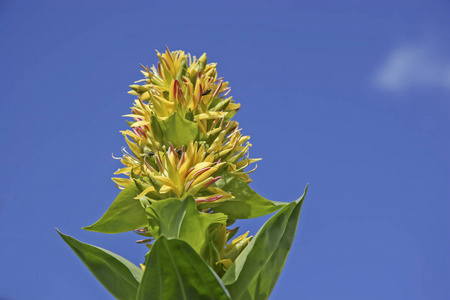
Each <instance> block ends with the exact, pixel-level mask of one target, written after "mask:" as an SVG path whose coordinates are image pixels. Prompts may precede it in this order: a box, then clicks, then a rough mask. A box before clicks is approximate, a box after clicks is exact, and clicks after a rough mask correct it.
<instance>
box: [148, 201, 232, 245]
mask: <svg viewBox="0 0 450 300" xmlns="http://www.w3.org/2000/svg"><path fill="white" fill-rule="evenodd" d="M145 211H146V212H147V216H148V231H149V232H150V234H151V235H152V236H153V237H154V238H158V237H160V236H162V235H164V236H166V237H173V238H178V239H180V240H183V241H185V242H187V243H188V244H189V245H191V247H192V248H194V250H195V251H197V252H199V253H200V251H201V249H202V247H203V246H204V244H205V242H206V234H207V230H208V228H209V226H210V225H212V224H218V223H225V222H226V221H227V216H225V215H224V214H221V213H217V214H207V213H202V212H199V211H198V210H197V208H196V206H195V200H194V198H193V197H192V196H188V197H187V198H186V199H184V200H179V199H166V200H159V201H157V202H154V203H152V204H151V205H150V206H149V207H147V208H146V209H145Z"/></svg>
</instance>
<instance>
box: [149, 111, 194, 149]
mask: <svg viewBox="0 0 450 300" xmlns="http://www.w3.org/2000/svg"><path fill="white" fill-rule="evenodd" d="M151 121H152V122H151V123H152V125H151V126H152V130H153V131H154V132H155V138H157V137H159V139H158V138H157V140H158V142H160V143H162V144H164V145H169V142H170V143H172V145H173V146H174V147H181V146H183V145H184V146H187V145H188V144H189V143H190V142H191V141H193V140H195V138H196V137H197V134H198V125H197V123H195V122H192V121H189V120H186V119H183V118H182V117H181V116H180V114H179V113H178V112H174V113H173V114H172V115H171V116H170V117H168V118H167V119H165V120H161V119H159V118H158V117H156V116H152V119H151Z"/></svg>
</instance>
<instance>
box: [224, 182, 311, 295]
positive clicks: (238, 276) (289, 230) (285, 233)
mask: <svg viewBox="0 0 450 300" xmlns="http://www.w3.org/2000/svg"><path fill="white" fill-rule="evenodd" d="M307 188H308V187H306V189H305V193H304V194H303V195H302V196H301V197H300V198H299V199H298V200H297V201H294V202H292V203H290V204H289V205H287V206H285V207H284V208H283V209H282V210H280V211H279V212H278V213H276V214H275V215H274V216H273V217H272V218H270V219H269V220H268V221H267V222H266V223H265V224H264V225H263V227H262V228H261V229H260V230H259V231H258V233H257V234H256V235H255V237H254V238H253V240H252V241H251V242H250V244H249V245H248V246H247V247H246V248H245V249H244V251H243V252H242V253H241V254H240V255H239V256H238V258H237V259H236V261H235V262H234V263H233V264H232V265H231V267H230V268H229V269H228V271H227V272H226V273H225V275H224V276H223V277H222V281H223V283H224V284H225V285H226V286H227V289H228V290H229V292H230V294H231V296H232V298H233V300H265V299H268V298H269V296H270V293H271V292H272V290H273V288H274V287H275V284H276V282H277V280H278V277H279V276H280V273H281V270H282V269H283V266H284V263H285V262H286V258H287V255H288V254H289V250H290V248H291V245H292V242H293V240H294V237H295V232H296V230H297V225H298V219H299V216H300V211H301V208H302V204H303V200H304V198H305V195H306V191H307Z"/></svg>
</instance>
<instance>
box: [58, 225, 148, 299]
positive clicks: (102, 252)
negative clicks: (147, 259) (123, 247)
mask: <svg viewBox="0 0 450 300" xmlns="http://www.w3.org/2000/svg"><path fill="white" fill-rule="evenodd" d="M56 231H58V233H59V235H60V236H61V238H62V239H63V240H64V241H65V242H66V243H67V245H69V247H70V248H72V250H73V251H74V252H75V254H76V255H77V256H78V257H79V258H80V259H81V261H82V262H83V263H84V264H85V265H86V267H87V268H88V269H89V271H91V273H92V274H93V275H94V276H95V277H96V278H97V279H98V281H100V283H101V284H102V285H103V286H104V287H105V288H106V289H107V290H108V291H109V292H110V293H111V294H112V295H113V296H114V297H115V298H116V299H119V300H134V299H136V294H137V290H138V286H139V283H140V281H141V278H142V274H143V271H142V270H141V269H140V268H138V267H137V266H135V265H134V264H133V263H131V262H130V261H128V260H126V259H125V258H123V257H121V256H119V255H117V254H115V253H112V252H110V251H108V250H106V249H102V248H100V247H96V246H93V245H89V244H85V243H82V242H80V241H78V240H76V239H74V238H73V237H70V236H68V235H65V234H62V233H61V232H59V230H58V229H56Z"/></svg>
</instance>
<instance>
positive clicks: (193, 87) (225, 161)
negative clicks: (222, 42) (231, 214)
mask: <svg viewBox="0 0 450 300" xmlns="http://www.w3.org/2000/svg"><path fill="white" fill-rule="evenodd" d="M157 54H158V58H159V62H158V64H157V67H155V66H153V67H152V68H148V67H144V66H142V67H143V69H144V70H143V71H142V73H143V74H144V76H145V79H142V80H139V81H137V82H136V84H134V85H131V86H130V87H131V88H132V90H131V91H130V92H129V93H130V94H132V95H135V96H137V97H138V98H137V99H136V100H135V102H134V105H133V107H132V108H131V112H132V113H131V114H128V115H125V116H126V117H131V118H132V119H133V120H132V121H130V122H129V125H130V127H131V130H125V131H123V132H122V134H123V135H124V137H125V140H126V142H127V144H128V146H129V149H130V150H131V153H129V152H127V151H126V150H125V149H123V157H122V158H120V159H121V162H122V163H123V164H124V165H125V167H124V168H121V169H119V170H118V171H117V172H115V173H114V174H124V175H126V176H127V177H128V178H120V177H118V178H113V180H114V182H116V184H117V185H118V186H119V188H124V187H126V186H127V185H129V184H130V183H131V182H132V180H133V176H137V177H139V178H145V180H144V181H145V189H144V190H143V191H142V193H141V194H140V195H139V196H138V197H139V198H141V197H146V198H147V199H148V200H149V201H150V202H152V201H157V200H160V199H166V198H174V197H176V198H179V199H182V198H183V197H186V196H187V195H192V196H194V198H195V199H196V202H197V203H202V202H216V201H226V200H227V199H230V198H232V197H233V196H232V195H231V194H229V193H227V192H226V191H223V190H221V189H219V188H217V187H214V186H212V184H213V183H214V182H216V181H217V180H219V179H220V178H221V177H220V174H219V173H220V172H224V171H226V172H229V173H231V174H233V175H234V176H236V177H238V178H240V179H241V180H243V181H245V182H247V183H249V182H250V181H251V180H250V178H249V176H248V173H250V172H252V171H253V170H252V171H250V172H248V171H245V168H246V167H247V166H248V165H250V164H251V163H253V162H256V161H258V160H259V159H250V158H249V157H248V150H249V147H250V146H251V144H250V143H248V140H249V138H250V137H249V136H243V135H242V133H241V131H240V129H239V124H238V123H237V122H236V121H233V120H231V118H232V117H233V115H234V114H235V113H236V112H237V110H238V109H239V108H240V104H237V103H234V101H233V99H232V97H231V96H228V94H229V93H230V87H229V86H228V82H225V81H224V80H223V78H218V77H217V71H216V64H214V63H211V64H207V59H206V54H203V55H202V56H201V57H200V58H199V59H196V58H195V57H191V55H190V54H185V53H184V52H183V51H173V52H170V51H169V49H166V51H165V52H164V53H163V54H161V53H159V52H157ZM138 83H141V84H138ZM175 115H176V116H175ZM175 118H179V120H182V121H180V122H181V123H179V124H182V125H183V124H187V125H188V126H191V125H192V126H194V127H195V126H196V127H195V129H196V131H195V132H196V135H195V139H194V140H193V141H191V142H190V143H186V144H185V145H175V144H172V143H173V142H172V143H171V142H170V141H169V142H168V141H165V140H163V139H162V138H161V137H160V136H159V135H160V134H159V132H158V126H159V125H158V126H157V123H158V124H159V123H161V122H168V121H169V120H172V119H175ZM183 122H184V123H183ZM186 122H187V123H186ZM179 129H180V128H172V130H179ZM163 134H164V132H163Z"/></svg>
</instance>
